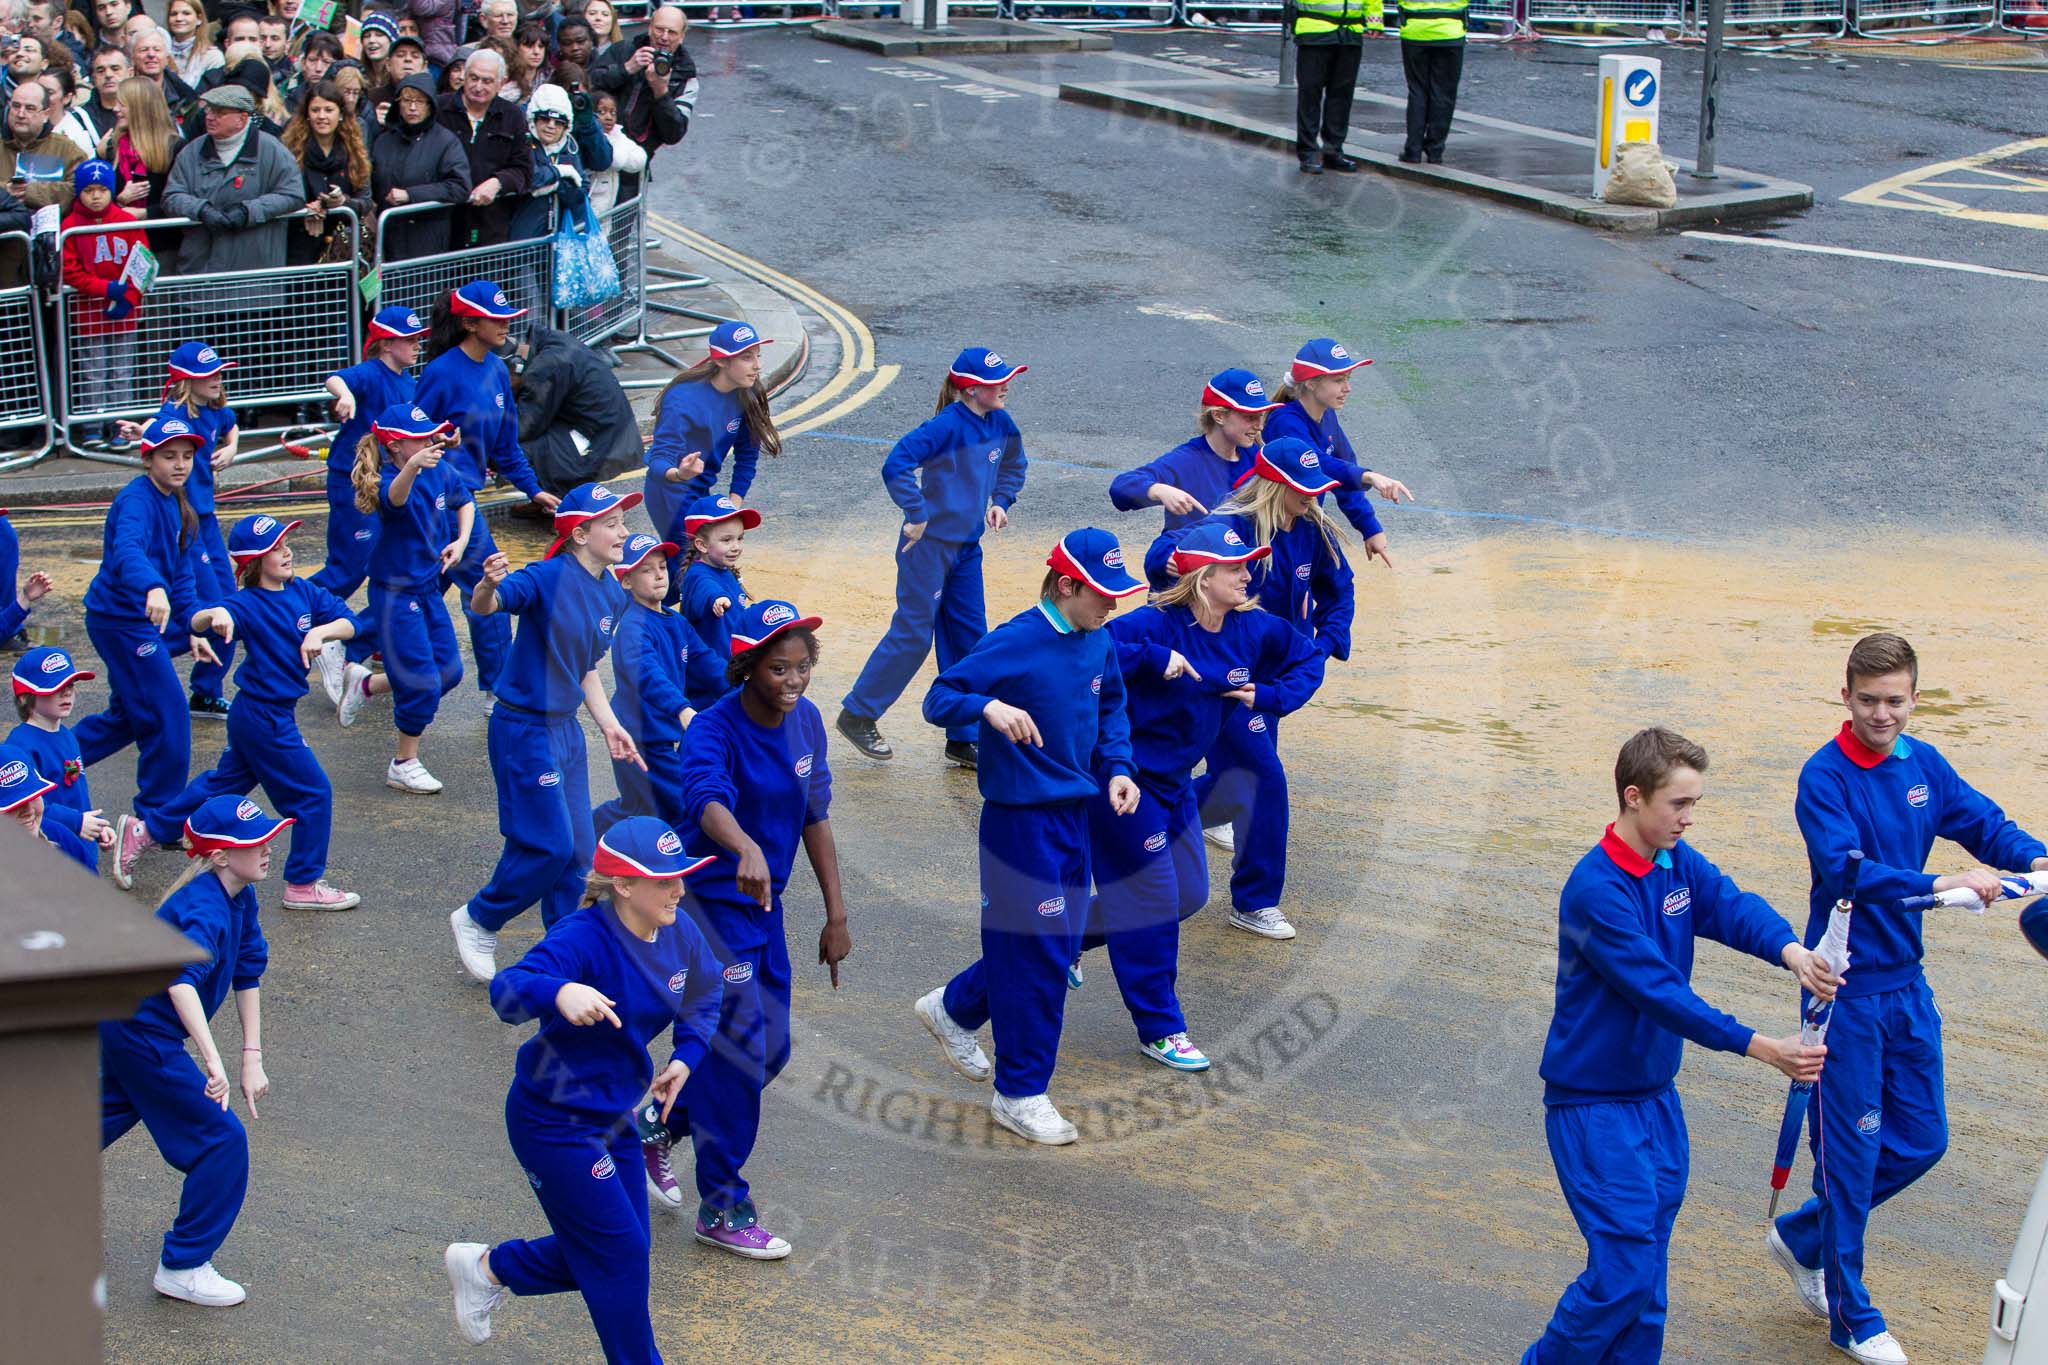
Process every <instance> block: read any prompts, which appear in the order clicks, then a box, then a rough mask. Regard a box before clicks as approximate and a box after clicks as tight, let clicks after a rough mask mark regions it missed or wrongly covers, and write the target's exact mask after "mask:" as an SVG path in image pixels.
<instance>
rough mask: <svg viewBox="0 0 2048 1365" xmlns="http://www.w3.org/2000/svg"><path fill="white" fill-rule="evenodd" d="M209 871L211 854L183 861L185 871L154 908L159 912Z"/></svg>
mask: <svg viewBox="0 0 2048 1365" xmlns="http://www.w3.org/2000/svg"><path fill="white" fill-rule="evenodd" d="M181 842H182V840H181ZM221 865H222V866H223V867H225V866H226V865H227V864H226V863H222V864H221ZM211 871H213V854H211V853H201V854H198V855H197V856H195V857H189V858H187V859H185V870H184V871H183V872H180V873H179V874H178V879H177V880H176V881H174V882H172V883H171V884H170V886H169V887H168V888H167V889H166V890H165V891H164V898H163V899H162V900H160V901H158V902H157V903H156V908H157V909H159V910H161V909H163V908H164V906H166V905H168V904H169V903H170V899H171V897H173V896H175V895H177V894H178V893H179V892H180V891H183V890H184V889H185V887H186V886H187V885H188V884H189V883H191V882H192V881H193V880H194V879H195V878H197V877H198V876H199V874H200V873H202V872H211Z"/></svg>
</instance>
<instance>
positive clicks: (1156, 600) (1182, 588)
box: [1148, 564, 1259, 611]
mask: <svg viewBox="0 0 2048 1365" xmlns="http://www.w3.org/2000/svg"><path fill="white" fill-rule="evenodd" d="M1222 567H1223V566H1222V565H1220V564H1203V565H1201V566H1199V567H1197V568H1195V569H1191V570H1189V571H1188V572H1187V573H1184V574H1182V575H1181V576H1180V577H1179V578H1176V579H1174V580H1173V583H1172V584H1171V585H1170V586H1169V587H1167V588H1166V589H1165V590H1164V591H1161V592H1155V593H1153V594H1152V596H1151V598H1150V599H1148V600H1149V601H1150V602H1151V604H1152V605H1153V606H1155V607H1187V608H1188V609H1190V610H1193V608H1194V605H1195V602H1196V601H1197V600H1198V599H1199V598H1200V597H1201V595H1202V584H1203V583H1204V582H1206V581H1207V580H1208V577H1209V574H1210V572H1211V571H1212V570H1214V569H1220V568H1222ZM1258 609H1259V603H1258V599H1256V598H1254V597H1250V596H1247V597H1246V598H1245V600H1244V601H1242V602H1240V603H1238V604H1237V605H1236V606H1234V607H1232V608H1231V610H1232V611H1257V610H1258Z"/></svg>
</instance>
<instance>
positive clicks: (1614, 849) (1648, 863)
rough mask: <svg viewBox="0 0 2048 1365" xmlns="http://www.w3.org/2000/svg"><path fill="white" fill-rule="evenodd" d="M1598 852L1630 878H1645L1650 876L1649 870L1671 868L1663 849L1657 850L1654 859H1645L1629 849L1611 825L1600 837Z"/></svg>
mask: <svg viewBox="0 0 2048 1365" xmlns="http://www.w3.org/2000/svg"><path fill="white" fill-rule="evenodd" d="M1600 851H1601V852H1602V853H1605V854H1606V855H1607V857H1608V859H1609V861H1611V862H1612V863H1613V864H1614V865H1615V866H1616V867H1618V868H1620V869H1621V870H1622V871H1623V872H1626V873H1628V875H1629V876H1631V877H1647V876H1649V875H1650V869H1651V868H1653V867H1669V866H1671V855H1670V854H1668V853H1666V852H1665V851H1664V850H1663V849H1661V848H1660V849H1658V850H1657V856H1656V857H1655V858H1654V859H1653V858H1645V857H1644V856H1643V855H1642V854H1640V853H1638V852H1636V851H1635V850H1634V849H1632V848H1630V847H1629V846H1628V841H1627V840H1626V839H1624V838H1622V837H1621V836H1620V835H1619V834H1616V833H1615V832H1614V826H1613V825H1609V826H1608V827H1607V832H1606V833H1605V834H1603V835H1601V836H1600Z"/></svg>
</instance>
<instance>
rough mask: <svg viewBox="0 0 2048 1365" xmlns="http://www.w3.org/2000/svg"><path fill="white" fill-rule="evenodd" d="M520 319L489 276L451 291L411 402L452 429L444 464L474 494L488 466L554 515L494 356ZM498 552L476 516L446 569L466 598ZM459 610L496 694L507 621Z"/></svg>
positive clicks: (486, 686) (485, 681)
mask: <svg viewBox="0 0 2048 1365" xmlns="http://www.w3.org/2000/svg"><path fill="white" fill-rule="evenodd" d="M524 316H526V310H525V309H524V308H515V307H513V306H512V304H511V301H510V300H508V299H507V298H506V297H505V291H504V290H502V289H500V288H498V286H497V285H495V284H492V283H491V282H490V281H489V280H477V281H474V282H472V283H470V284H465V285H463V286H462V288H460V289H457V290H455V291H454V292H453V293H451V294H449V295H448V297H447V299H446V300H444V301H443V302H442V304H441V306H440V307H438V308H436V309H435V310H434V325H433V329H432V330H431V331H430V332H429V333H428V335H427V367H426V369H424V370H422V371H421V372H420V387H419V395H418V397H417V398H416V399H415V400H414V401H415V402H416V403H417V404H418V405H419V406H420V407H421V408H423V409H424V410H425V411H426V413H427V415H428V416H429V417H432V418H433V419H434V420H435V421H437V422H447V423H450V424H451V425H452V426H453V427H454V428H455V433H456V435H457V436H458V437H459V438H460V440H461V443H460V444H459V445H457V446H455V447H454V448H453V449H451V450H450V451H449V452H448V468H449V469H450V471H451V472H453V474H454V475H455V477H456V478H458V479H460V480H462V482H463V484H464V485H465V486H467V487H468V489H469V491H470V493H471V495H472V496H474V495H475V494H476V493H478V492H480V491H481V490H482V489H483V486H484V475H485V472H486V470H489V471H494V472H495V473H496V474H497V475H498V477H499V478H501V479H504V480H505V481H506V482H508V483H510V484H511V485H512V486H513V487H514V488H517V489H518V490H519V491H520V492H521V493H523V494H525V495H526V496H527V498H529V499H530V500H532V501H533V502H535V503H537V504H538V505H540V506H541V507H543V508H545V509H546V510H548V511H550V512H552V511H554V510H555V506H556V504H557V503H559V502H560V501H561V499H560V498H558V497H556V496H555V495H554V494H553V493H544V492H542V491H541V486H540V480H539V479H537V478H535V477H534V473H533V469H532V467H531V466H529V465H528V464H527V463H526V452H525V451H523V450H521V449H520V448H519V407H518V404H516V403H515V402H514V401H513V398H512V374H511V371H509V370H507V369H506V368H505V362H504V361H503V360H501V359H499V358H498V357H499V353H500V352H502V351H503V350H504V348H505V345H506V342H507V341H508V339H509V338H510V337H511V334H512V322H513V320H514V319H516V318H521V317H524ZM453 538H454V537H453V536H452V535H451V536H450V539H451V540H452V539H453ZM497 552H498V543H497V541H495V540H493V539H492V538H491V530H490V527H489V526H487V525H486V524H485V523H484V519H483V517H481V516H479V517H477V519H476V526H475V529H474V530H473V531H472V532H471V533H470V537H469V542H468V544H467V546H465V548H464V550H463V555H462V558H461V559H460V560H458V561H457V562H456V563H455V565H454V567H453V568H451V569H449V570H448V574H447V576H448V578H449V579H450V580H451V581H453V582H455V583H457V584H459V585H460V586H461V588H462V594H463V597H464V598H465V599H467V598H468V597H470V596H471V595H472V594H474V593H475V592H476V585H477V583H478V582H479V581H480V580H481V579H482V578H483V574H484V561H485V560H487V559H489V558H490V557H491V556H492V555H494V554H496V553H497ZM463 611H464V614H465V615H467V616H468V618H469V645H470V653H471V654H472V655H473V656H475V658H476V685H477V687H478V689H479V690H480V691H484V692H489V693H493V694H495V693H496V692H497V690H498V674H499V673H500V672H502V671H503V670H504V667H505V656H506V652H507V651H508V650H509V649H510V648H511V643H512V626H511V623H510V622H509V621H508V620H506V618H504V617H502V616H498V617H492V616H481V615H478V614H477V613H476V612H475V611H474V610H471V609H470V608H469V607H468V606H466V605H465V606H464V608H463Z"/></svg>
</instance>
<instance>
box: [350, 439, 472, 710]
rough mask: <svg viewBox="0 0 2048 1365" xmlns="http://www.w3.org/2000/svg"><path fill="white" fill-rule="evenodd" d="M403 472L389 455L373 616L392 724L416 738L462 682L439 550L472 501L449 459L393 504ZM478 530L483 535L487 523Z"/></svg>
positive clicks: (374, 561) (374, 551)
mask: <svg viewBox="0 0 2048 1365" xmlns="http://www.w3.org/2000/svg"><path fill="white" fill-rule="evenodd" d="M399 473H400V467H399V466H398V465H395V464H392V463H391V461H390V458H389V456H388V455H387V456H386V458H385V462H384V466H383V468H382V469H380V470H378V471H377V521H378V524H379V526H381V527H382V529H381V530H380V531H379V532H378V533H377V539H376V540H375V541H374V542H372V544H371V546H370V563H369V575H370V606H369V611H368V615H369V618H370V622H371V629H372V630H373V631H375V632H376V636H377V647H378V648H379V649H381V650H383V651H384V676H385V677H386V678H388V679H390V682H391V720H392V724H394V725H395V726H397V728H398V733H400V734H401V735H414V736H417V735H423V734H425V733H426V730H427V727H428V726H429V725H431V724H433V723H434V713H435V712H436V711H438V710H439V709H440V707H441V698H442V697H444V696H446V695H447V694H448V693H450V692H453V691H454V690H455V687H456V684H458V683H460V682H461V681H462V654H461V651H460V650H459V649H458V648H457V646H456V643H455V626H454V624H453V623H452V622H450V621H449V619H448V603H447V601H446V593H447V589H446V588H445V587H443V586H442V584H441V551H443V550H445V549H447V548H448V546H449V544H450V543H452V542H453V540H454V538H455V534H456V518H457V515H458V514H459V512H460V510H461V509H462V507H463V506H464V505H466V504H468V503H469V502H471V501H473V499H472V497H471V494H470V491H469V485H467V484H466V483H464V482H463V481H462V480H461V478H459V477H457V476H456V475H455V474H454V473H453V472H452V471H450V470H449V468H448V465H447V461H446V459H445V458H444V459H443V461H442V463H440V464H438V465H436V466H434V467H433V468H432V469H422V470H421V471H420V472H419V475H418V476H417V477H416V478H415V479H414V480H413V484H412V489H411V491H409V492H408V493H407V494H406V498H405V501H404V502H402V503H396V504H394V503H393V502H392V501H391V485H392V482H393V481H394V480H396V479H397V478H398V475H399ZM475 529H476V531H478V532H481V531H482V530H483V518H482V517H478V518H477V522H476V528H475Z"/></svg>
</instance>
